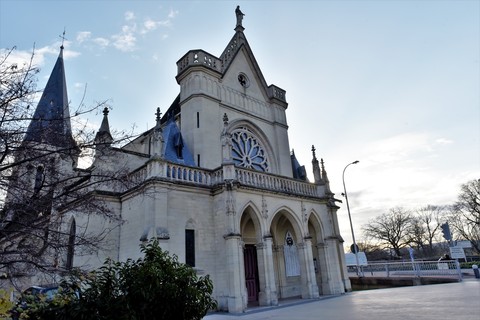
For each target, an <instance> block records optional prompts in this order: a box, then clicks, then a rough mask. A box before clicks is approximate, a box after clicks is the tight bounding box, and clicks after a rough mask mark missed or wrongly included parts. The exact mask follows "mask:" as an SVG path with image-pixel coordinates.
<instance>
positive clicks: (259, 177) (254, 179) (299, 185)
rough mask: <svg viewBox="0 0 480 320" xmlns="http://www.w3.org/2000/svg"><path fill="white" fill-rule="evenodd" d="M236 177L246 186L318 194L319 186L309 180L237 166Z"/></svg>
mask: <svg viewBox="0 0 480 320" xmlns="http://www.w3.org/2000/svg"><path fill="white" fill-rule="evenodd" d="M235 177H236V179H237V180H238V182H239V183H240V184H243V185H246V186H252V187H257V188H262V189H269V190H273V191H280V192H285V193H292V194H298V195H303V196H311V197H316V196H317V186H316V185H314V184H310V183H307V182H302V181H298V180H294V179H289V178H282V177H279V176H275V175H272V174H268V173H262V172H258V171H253V170H247V169H240V168H235Z"/></svg>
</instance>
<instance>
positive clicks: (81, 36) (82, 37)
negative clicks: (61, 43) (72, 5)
mask: <svg viewBox="0 0 480 320" xmlns="http://www.w3.org/2000/svg"><path fill="white" fill-rule="evenodd" d="M91 36H92V33H91V32H90V31H80V32H78V33H77V42H78V43H82V42H84V41H87V40H89V39H90V37H91Z"/></svg>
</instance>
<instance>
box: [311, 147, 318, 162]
mask: <svg viewBox="0 0 480 320" xmlns="http://www.w3.org/2000/svg"><path fill="white" fill-rule="evenodd" d="M315 150H316V149H315V146H314V145H313V144H312V154H313V160H317V156H316V155H315Z"/></svg>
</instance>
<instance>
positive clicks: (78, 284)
mask: <svg viewBox="0 0 480 320" xmlns="http://www.w3.org/2000/svg"><path fill="white" fill-rule="evenodd" d="M141 248H142V249H141V250H142V252H143V253H144V255H145V257H144V258H143V259H138V260H132V259H129V260H127V261H126V262H114V261H111V260H107V261H106V262H105V264H104V265H103V266H102V267H101V268H100V269H99V270H97V271H94V272H92V273H90V274H88V275H86V276H83V277H74V278H72V279H70V280H67V281H66V282H65V283H64V285H63V287H65V288H69V289H68V290H62V291H61V292H59V294H58V295H57V297H55V299H53V301H52V302H51V303H50V304H42V305H41V306H38V307H37V308H32V309H30V310H26V311H25V313H27V314H28V319H38V320H41V319H72V320H77V319H78V320H93V319H95V320H113V319H118V320H122V319H125V320H127V319H128V320H144V319H145V320H146V319H148V320H164V319H165V320H166V319H168V320H170V319H178V320H200V319H202V318H203V317H204V316H205V315H206V314H207V312H208V311H209V310H212V309H215V308H216V306H217V304H216V301H215V300H214V299H213V298H212V297H211V294H212V291H213V285H212V281H211V280H210V278H209V277H208V275H207V276H205V277H198V276H197V275H196V273H195V270H193V269H192V268H191V267H190V266H188V265H186V264H183V263H180V262H178V259H177V257H175V256H173V257H172V256H169V255H168V252H166V251H163V250H162V249H161V248H160V247H159V245H158V241H156V240H155V241H151V242H149V243H148V244H146V245H142V246H141ZM72 292H79V293H78V294H77V296H78V297H77V298H76V299H67V298H68V297H72ZM64 295H66V297H64ZM62 303H63V304H62Z"/></svg>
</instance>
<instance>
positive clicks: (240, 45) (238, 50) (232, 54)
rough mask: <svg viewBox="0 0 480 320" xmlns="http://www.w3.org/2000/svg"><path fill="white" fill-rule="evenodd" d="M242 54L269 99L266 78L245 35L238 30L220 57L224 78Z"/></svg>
mask: <svg viewBox="0 0 480 320" xmlns="http://www.w3.org/2000/svg"><path fill="white" fill-rule="evenodd" d="M242 53H243V56H244V57H245V58H246V60H247V62H248V64H249V66H250V69H251V71H252V72H253V75H254V78H255V79H256V80H257V81H258V84H259V86H260V87H261V89H262V90H263V94H264V95H265V97H269V94H268V85H267V82H266V81H265V77H264V76H263V74H262V71H261V70H260V67H259V65H258V63H257V60H256V59H255V55H254V54H253V51H252V49H251V48H250V45H249V44H248V41H247V38H246V37H245V34H244V33H243V32H242V31H241V30H237V32H236V33H235V34H234V36H233V37H232V39H231V40H230V42H229V43H228V45H227V47H226V48H225V50H224V51H223V53H222V54H221V55H220V60H221V61H222V78H224V77H225V76H226V75H227V74H228V71H229V69H230V68H231V66H232V65H234V64H235V61H236V60H237V59H238V58H239V57H238V56H239V54H240V55H242ZM235 76H236V75H235Z"/></svg>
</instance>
